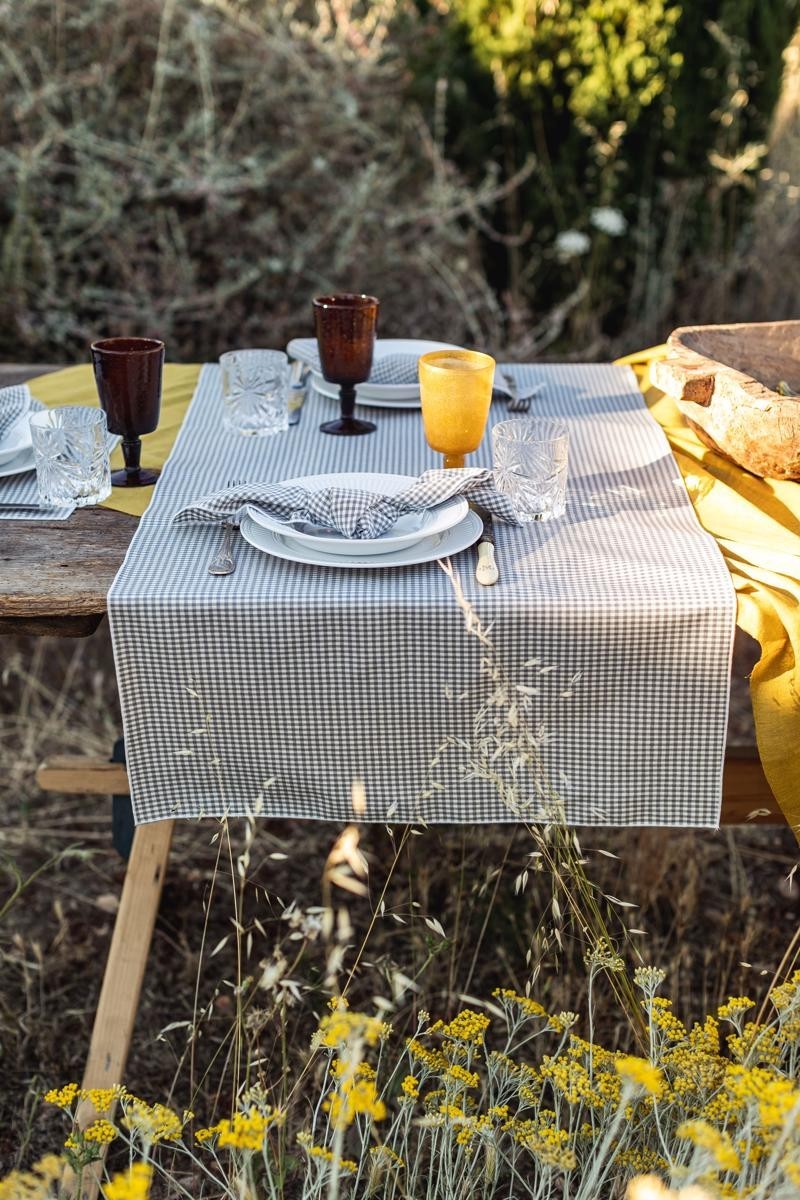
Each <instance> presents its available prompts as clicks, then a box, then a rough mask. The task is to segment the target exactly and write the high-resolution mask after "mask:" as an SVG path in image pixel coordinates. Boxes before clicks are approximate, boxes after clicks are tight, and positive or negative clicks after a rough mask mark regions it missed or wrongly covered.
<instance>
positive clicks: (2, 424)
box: [0, 383, 31, 446]
mask: <svg viewBox="0 0 800 1200" xmlns="http://www.w3.org/2000/svg"><path fill="white" fill-rule="evenodd" d="M30 406H31V394H30V392H29V390H28V388H27V387H26V385H25V384H24V383H20V384H16V385H15V386H14V387H6V388H0V446H2V444H3V438H4V437H5V436H6V434H7V433H8V431H9V429H11V427H12V425H15V424H16V422H17V421H18V420H19V418H20V417H22V416H24V415H25V413H26V412H27V411H28V409H29V408H30Z"/></svg>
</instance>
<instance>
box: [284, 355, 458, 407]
mask: <svg viewBox="0 0 800 1200" xmlns="http://www.w3.org/2000/svg"><path fill="white" fill-rule="evenodd" d="M298 340H300V339H296V340H293V341H291V342H289V345H288V346H287V347H286V353H287V354H288V355H289V357H290V358H294V357H296V349H297V341H298ZM307 344H308V343H307V342H306V345H307ZM293 347H294V349H293ZM457 349H458V347H457V346H454V345H452V344H451V343H450V342H428V341H423V340H420V339H419V338H378V339H377V340H376V342H375V353H374V354H373V357H372V362H373V366H374V365H375V363H376V362H378V361H379V360H380V359H381V358H387V357H388V356H389V355H395V354H400V355H402V354H407V355H408V356H409V358H419V357H420V355H422V354H430V353H431V351H432V350H457ZM311 382H312V383H313V385H314V388H315V390H316V391H318V392H320V393H321V395H323V396H330V397H331V398H332V399H333V400H338V399H339V385H338V384H336V383H329V382H328V381H327V379H323V377H322V375H321V374H320V373H319V371H314V370H312V372H311ZM356 402H357V403H358V404H363V405H364V406H365V407H367V408H419V407H420V398H419V383H418V382H414V383H359V384H357V385H356Z"/></svg>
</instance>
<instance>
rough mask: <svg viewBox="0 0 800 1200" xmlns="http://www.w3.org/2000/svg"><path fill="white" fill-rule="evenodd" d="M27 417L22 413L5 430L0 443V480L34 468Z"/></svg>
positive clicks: (26, 414)
mask: <svg viewBox="0 0 800 1200" xmlns="http://www.w3.org/2000/svg"><path fill="white" fill-rule="evenodd" d="M29 415H30V414H29V413H24V414H23V415H22V416H21V417H19V418H18V420H16V421H15V422H14V424H13V425H11V426H10V427H9V429H7V430H6V434H5V437H4V438H3V440H2V442H0V479H4V478H6V476H9V475H22V474H24V472H25V471H32V470H33V468H34V461H33V444H32V442H31V429H30V425H29V424H28V417H29Z"/></svg>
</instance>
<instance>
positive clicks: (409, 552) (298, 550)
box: [239, 509, 483, 571]
mask: <svg viewBox="0 0 800 1200" xmlns="http://www.w3.org/2000/svg"><path fill="white" fill-rule="evenodd" d="M482 529H483V523H482V522H481V519H480V517H479V516H478V515H477V513H474V512H473V511H472V510H471V509H469V510H468V512H467V515H466V516H465V517H464V519H463V521H460V522H459V524H458V525H454V526H453V527H452V529H447V530H445V532H444V533H437V534H435V535H434V536H433V537H430V538H423V540H422V541H421V542H415V543H414V545H413V546H403V547H401V548H400V549H399V550H395V551H393V552H392V553H391V554H363V555H362V554H352V555H347V556H345V555H344V554H323V553H322V552H321V551H320V550H314V549H313V548H312V547H309V546H305V545H301V544H300V543H299V542H295V541H294V539H293V538H290V537H286V535H285V534H279V533H273V532H272V530H270V529H264V527H263V526H262V525H257V524H256V523H255V521H254V520H253V519H252V517H250V516H247V515H245V516H244V518H243V519H242V523H241V525H240V526H239V532H240V533H241V535H242V537H243V538H244V540H245V541H246V542H249V543H250V545H251V546H255V548H256V550H263V552H264V553H265V554H271V555H272V556H273V557H274V558H283V559H286V560H287V562H296V563H305V564H306V565H307V566H310V567H343V568H345V569H346V570H353V569H358V568H361V569H367V570H373V571H374V570H380V569H381V568H384V569H388V568H390V567H413V566H415V565H416V564H417V563H426V562H434V561H435V560H436V559H437V558H446V557H447V556H448V555H450V554H458V553H459V552H460V551H461V550H466V549H467V547H468V546H472V545H473V544H474V543H475V542H476V541H477V540H478V538H479V537H480V534H481V530H482Z"/></svg>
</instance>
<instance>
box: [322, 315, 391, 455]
mask: <svg viewBox="0 0 800 1200" xmlns="http://www.w3.org/2000/svg"><path fill="white" fill-rule="evenodd" d="M313 307H314V329H315V332H316V335H317V346H318V347H319V358H320V364H321V366H322V374H323V376H324V377H325V379H327V380H328V382H329V383H338V385H339V403H340V405H341V412H342V415H341V417H339V418H337V420H335V421H326V422H325V424H324V425H320V429H321V430H322V432H323V433H336V434H339V435H340V436H344V437H349V436H352V435H353V434H358V433H374V431H375V426H374V425H373V423H372V422H371V421H362V420H360V419H359V418H358V417H354V416H353V408H354V407H355V402H356V384H357V383H364V382H365V381H366V380H367V379H369V373H370V371H371V370H372V354H373V351H374V349H375V333H376V331H377V328H378V309H379V307H380V302H379V301H378V300H376V299H375V297H374V296H361V295H355V294H352V293H350V292H342V293H340V294H338V295H335V296H317V297H316V298H315V300H314V302H313Z"/></svg>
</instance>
